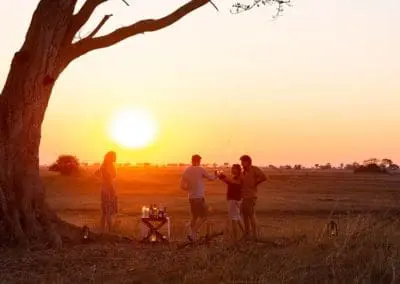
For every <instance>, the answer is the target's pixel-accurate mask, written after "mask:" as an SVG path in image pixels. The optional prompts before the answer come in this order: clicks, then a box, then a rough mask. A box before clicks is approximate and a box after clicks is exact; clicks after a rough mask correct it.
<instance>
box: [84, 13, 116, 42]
mask: <svg viewBox="0 0 400 284" xmlns="http://www.w3.org/2000/svg"><path fill="white" fill-rule="evenodd" d="M111 17H112V14H109V15H105V16H104V17H103V19H102V20H101V22H100V23H99V24H98V25H97V26H96V28H95V29H94V30H93V31H92V32H91V33H90V34H89V36H88V37H89V38H93V37H94V36H95V35H96V34H97V33H98V32H99V31H100V29H101V28H102V27H103V26H104V25H105V23H106V22H107V21H108V19H110V18H111Z"/></svg>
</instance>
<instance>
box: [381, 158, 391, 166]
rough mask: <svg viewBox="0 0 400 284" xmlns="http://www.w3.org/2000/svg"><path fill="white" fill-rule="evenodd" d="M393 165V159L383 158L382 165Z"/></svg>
mask: <svg viewBox="0 0 400 284" xmlns="http://www.w3.org/2000/svg"><path fill="white" fill-rule="evenodd" d="M391 165H393V161H392V160H391V159H382V160H381V167H383V168H390V166H391Z"/></svg>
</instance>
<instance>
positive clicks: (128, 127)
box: [111, 109, 157, 148]
mask: <svg viewBox="0 0 400 284" xmlns="http://www.w3.org/2000/svg"><path fill="white" fill-rule="evenodd" d="M156 132H157V126H156V123H155V121H154V119H153V117H152V115H151V114H150V113H149V112H147V111H145V110H138V109H130V110H124V111H120V112H118V113H117V115H116V116H115V117H114V118H113V120H112V123H111V136H112V138H113V139H114V140H115V142H117V143H119V144H120V145H122V146H124V147H128V148H143V147H145V146H148V145H149V144H150V143H151V142H153V140H154V139H155V137H156Z"/></svg>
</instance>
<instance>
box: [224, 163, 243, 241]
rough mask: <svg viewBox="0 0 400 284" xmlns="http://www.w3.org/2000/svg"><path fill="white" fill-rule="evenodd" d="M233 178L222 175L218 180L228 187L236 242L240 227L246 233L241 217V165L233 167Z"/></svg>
mask: <svg viewBox="0 0 400 284" xmlns="http://www.w3.org/2000/svg"><path fill="white" fill-rule="evenodd" d="M231 173H232V177H229V176H226V175H224V174H220V175H219V176H218V178H219V179H220V180H222V181H223V182H225V183H226V184H227V185H228V188H227V192H226V199H227V201H228V215H229V218H230V219H231V220H232V231H233V239H234V241H237V240H238V227H239V228H240V229H241V230H242V232H244V228H243V225H242V222H241V217H240V204H241V200H242V192H241V191H242V168H241V167H240V165H238V164H235V165H232V169H231Z"/></svg>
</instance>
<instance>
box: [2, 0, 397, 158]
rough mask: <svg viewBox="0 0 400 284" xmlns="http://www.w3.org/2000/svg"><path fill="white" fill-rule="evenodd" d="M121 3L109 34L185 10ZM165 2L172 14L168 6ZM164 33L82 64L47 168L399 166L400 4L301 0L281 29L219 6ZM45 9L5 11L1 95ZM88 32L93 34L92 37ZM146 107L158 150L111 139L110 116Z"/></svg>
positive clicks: (47, 128)
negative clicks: (248, 161) (84, 164)
mask: <svg viewBox="0 0 400 284" xmlns="http://www.w3.org/2000/svg"><path fill="white" fill-rule="evenodd" d="M128 2H130V3H131V6H130V7H127V6H125V5H124V4H123V2H122V1H120V0H110V1H109V2H108V3H107V4H105V5H103V6H102V7H101V8H100V9H98V10H97V12H96V14H95V15H94V17H93V20H92V21H91V26H93V25H95V24H96V23H97V20H99V18H101V17H102V16H103V15H104V14H105V13H107V14H110V13H112V14H113V15H114V16H113V17H112V18H111V19H110V21H109V22H108V23H107V24H106V26H105V27H104V29H103V33H106V32H109V31H111V30H113V29H114V28H117V27H121V26H123V25H127V24H130V23H132V22H134V21H137V20H140V19H143V18H147V17H157V16H162V15H165V13H167V12H168V11H172V10H174V9H175V8H177V7H178V6H179V4H183V3H184V1H177V0H169V1H160V0H157V1H156V0H152V1H149V0H147V1H144V0H143V1H138V0H136V1H133V0H128ZM166 2H168V3H167V4H165V3H166ZM214 2H215V3H216V4H217V5H218V6H219V8H220V12H217V11H216V10H215V9H214V8H213V7H212V6H211V5H206V6H205V7H203V8H200V9H199V10H197V11H195V12H194V13H192V14H191V15H189V16H187V17H186V18H184V19H183V20H181V21H180V22H178V23H176V24H174V25H173V26H171V27H168V28H166V29H164V30H162V31H159V32H155V33H148V34H145V35H140V36H137V37H134V38H131V39H129V40H127V41H125V42H123V43H121V44H118V45H117V46H114V47H111V48H108V49H103V50H99V51H95V52H93V53H90V54H89V55H86V56H84V57H82V58H79V59H78V60H77V61H75V62H74V63H73V64H72V65H71V66H69V68H68V69H67V70H66V71H65V73H64V74H63V75H62V76H61V78H60V79H59V81H58V82H57V84H56V87H55V89H54V91H53V96H52V98H51V101H50V104H49V108H48V111H47V114H46V118H45V122H44V124H43V131H42V144H41V154H40V160H41V163H50V162H52V161H53V160H55V158H56V157H57V156H58V155H59V154H74V155H76V156H78V157H79V158H80V159H81V160H82V161H98V160H101V159H102V156H103V154H104V153H105V152H106V151H108V150H109V149H115V150H116V151H117V153H118V154H119V158H120V160H122V161H131V162H144V161H146V162H180V161H183V162H186V161H188V160H189V158H190V155H191V154H192V153H199V154H201V155H202V156H203V158H204V162H210V163H212V162H214V161H216V162H225V161H227V162H233V161H236V160H237V158H238V157H239V156H240V155H241V154H243V153H249V154H250V155H252V156H253V157H254V160H255V162H256V163H257V164H262V165H265V164H286V163H290V164H294V163H302V164H314V163H326V162H332V163H334V164H337V163H340V162H352V161H355V160H357V161H360V160H364V159H366V158H370V157H381V158H383V157H389V158H392V159H394V160H395V161H397V162H400V150H399V149H400V148H399V147H400V131H399V130H398V128H399V122H400V111H399V110H398V108H399V106H400V54H399V50H400V33H399V29H400V1H399V0H387V1H383V2H382V1H381V2H379V1H372V0H351V1H349V0H324V1H318V0H296V1H294V2H293V7H291V8H287V9H286V11H285V13H284V15H283V16H282V17H280V18H279V19H278V20H276V21H272V20H271V16H272V14H273V13H274V10H272V9H266V8H259V9H256V10H254V11H252V12H250V13H246V14H243V15H239V16H235V15H232V14H230V13H229V8H230V6H231V4H232V2H231V1H230V0H215V1H214ZM37 3H38V1H37V0H36V1H34V0H12V1H11V0H8V1H5V0H2V1H0V23H1V24H2V25H1V28H0V38H1V39H2V43H1V45H0V85H1V86H2V85H3V83H4V81H5V79H6V76H7V72H8V69H9V64H10V61H11V58H12V56H13V54H14V52H16V51H17V50H18V48H19V47H20V45H21V43H22V41H23V39H24V35H25V32H26V29H27V27H28V25H29V22H30V18H31V15H32V13H33V11H34V9H35V7H36V5H37ZM89 30H90V27H89V26H88V27H86V28H85V29H84V31H83V32H82V35H85V33H86V34H87V32H88V31H89ZM126 108H132V109H145V110H147V111H148V112H150V113H151V114H152V116H153V117H154V119H155V121H156V123H157V125H158V126H157V127H158V131H157V137H156V139H155V140H154V143H153V144H152V145H149V146H148V147H145V148H142V149H136V150H132V149H126V148H123V147H121V146H120V145H118V144H117V143H115V141H113V140H112V137H111V135H110V131H109V125H110V123H111V118H112V117H113V115H114V114H116V113H118V112H119V111H121V109H126Z"/></svg>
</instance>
